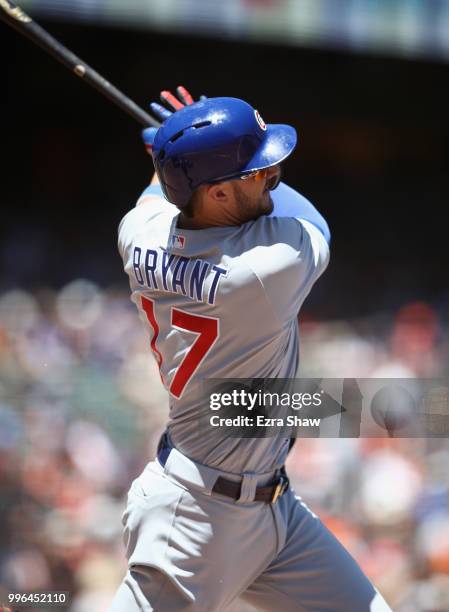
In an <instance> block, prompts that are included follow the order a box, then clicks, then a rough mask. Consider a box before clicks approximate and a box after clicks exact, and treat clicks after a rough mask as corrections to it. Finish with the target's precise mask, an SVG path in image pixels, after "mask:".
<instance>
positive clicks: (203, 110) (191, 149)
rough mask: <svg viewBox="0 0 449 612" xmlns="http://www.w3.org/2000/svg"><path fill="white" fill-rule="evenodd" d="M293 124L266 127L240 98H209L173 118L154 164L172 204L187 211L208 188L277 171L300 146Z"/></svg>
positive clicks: (163, 130)
mask: <svg viewBox="0 0 449 612" xmlns="http://www.w3.org/2000/svg"><path fill="white" fill-rule="evenodd" d="M296 140H297V138H296V131H295V129H294V128H293V127H291V126H290V125H270V124H269V125H266V124H265V123H264V121H263V119H262V117H261V116H260V115H259V112H258V111H257V110H255V109H254V108H253V107H252V106H250V105H249V104H247V103H246V102H244V101H243V100H239V99H238V98H207V99H205V100H201V101H200V102H195V104H191V105H190V106H185V107H184V108H182V109H180V110H178V111H177V112H176V113H173V115H172V116H171V117H169V118H168V119H167V120H166V121H165V122H164V123H163V125H162V126H161V127H160V128H159V129H158V131H157V133H156V136H155V139H154V143H153V151H152V155H153V161H154V165H155V168H156V172H157V175H158V177H159V182H160V184H161V187H162V191H163V192H164V195H165V197H166V198H167V200H169V201H170V202H172V203H173V204H176V206H178V208H182V207H183V206H186V204H187V203H188V201H189V199H190V197H191V195H192V193H193V191H194V190H195V189H196V188H197V187H199V186H200V185H203V184H205V183H212V182H218V181H226V180H231V179H234V178H238V177H240V176H244V175H245V174H249V173H250V172H254V171H255V170H261V169H263V168H268V167H270V166H274V165H276V164H278V163H280V162H281V161H282V160H284V159H285V158H286V157H288V156H289V155H290V153H291V152H292V151H293V149H294V148H295V146H296Z"/></svg>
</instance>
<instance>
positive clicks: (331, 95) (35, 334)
mask: <svg viewBox="0 0 449 612" xmlns="http://www.w3.org/2000/svg"><path fill="white" fill-rule="evenodd" d="M123 6H124V3H122V2H120V3H119V2H115V1H114V0H101V1H100V0H76V1H71V2H65V1H64V0H58V1H56V0H45V1H43V0H41V1H38V0H34V1H32V0H29V1H27V2H23V8H25V9H27V10H29V12H30V14H31V15H32V16H35V17H38V18H39V20H40V21H41V23H42V24H43V25H44V26H45V27H46V28H48V29H49V30H50V31H51V32H52V33H53V34H54V35H55V36H57V37H58V38H59V39H60V40H61V41H62V42H64V43H65V44H66V45H67V46H68V47H69V48H71V49H72V50H73V51H74V52H75V53H77V54H79V55H80V56H81V57H82V58H83V59H85V60H86V61H87V62H89V63H90V64H92V65H93V66H94V67H95V68H96V69H97V70H98V71H99V72H100V73H102V74H104V76H106V77H107V78H109V79H110V80H111V81H112V82H113V83H114V84H116V85H117V86H118V87H119V88H121V89H123V90H124V91H125V92H126V93H127V94H129V95H130V96H131V97H132V98H133V99H135V100H136V102H138V103H139V104H140V105H142V106H144V107H146V105H147V103H148V101H149V100H152V99H156V98H157V95H158V92H159V90H160V89H161V88H165V87H167V88H174V87H176V86H177V85H178V84H184V85H186V86H187V87H188V88H189V89H190V90H191V91H192V92H193V93H194V94H203V93H204V94H207V95H211V96H214V95H234V96H237V97H242V98H244V99H246V100H248V101H249V102H250V103H252V104H253V105H254V106H256V107H257V108H258V109H259V110H260V112H261V114H262V116H263V117H264V119H265V120H266V121H268V122H273V123H274V122H286V123H291V124H292V125H294V126H295V127H296V128H297V130H298V133H299V137H300V140H299V143H300V144H299V147H298V150H297V153H296V155H295V156H293V157H292V158H291V159H289V160H288V162H287V164H286V167H285V180H286V181H287V182H288V183H289V184H291V185H292V186H293V187H295V188H297V189H298V190H299V191H301V192H302V193H304V194H305V195H306V196H307V197H309V198H310V199H311V200H312V201H313V202H314V203H315V204H316V205H317V206H318V208H319V210H320V211H321V212H322V213H323V214H324V215H325V217H326V218H327V219H328V221H329V225H330V227H331V230H332V235H333V244H332V259H331V264H330V267H329V269H328V271H327V273H326V274H325V275H324V277H323V278H322V279H321V280H320V281H319V283H318V284H317V286H316V288H314V291H313V292H312V295H311V296H310V297H309V298H308V300H307V302H306V305H305V308H304V310H303V311H302V312H301V330H302V336H301V337H302V343H301V351H302V355H301V358H302V361H301V363H302V365H301V371H300V374H301V375H303V376H320V377H345V376H346V377H380V378H388V377H429V378H432V377H436V378H439V377H441V378H445V379H447V377H448V374H449V287H448V274H447V270H448V265H449V261H448V259H449V257H448V249H447V224H446V223H445V211H446V207H447V202H448V196H449V181H448V176H449V173H448V170H449V168H448V165H449V164H448V161H449V149H448V142H449V119H448V113H447V108H449V89H448V88H447V80H448V76H449V69H448V64H447V60H448V56H449V34H448V31H449V30H448V26H447V24H448V21H449V1H446V0H432V2H425V1H419V0H389V1H388V2H386V1H381V0H379V1H377V2H372V1H369V0H314V1H301V0H232V1H229V2H226V3H220V9H219V10H217V9H216V6H217V5H216V3H214V2H212V1H211V0H182V1H181V0H164V1H163V2H162V1H159V0H153V1H150V0H148V1H147V0H132V1H131V0H130V1H129V3H127V4H126V10H124V9H123ZM0 48H1V50H2V52H3V54H2V57H5V58H7V60H8V61H5V62H4V64H3V77H2V86H3V85H5V89H4V91H3V95H2V96H1V99H0V104H1V110H2V117H3V119H4V120H3V121H2V124H1V126H0V133H1V137H2V143H3V147H2V150H3V152H4V153H5V155H4V159H3V161H2V164H1V170H0V172H1V178H2V212H1V223H0V606H1V605H2V603H3V604H4V605H5V604H6V601H5V594H6V593H7V592H8V591H11V590H14V591H43V590H49V589H53V590H66V591H69V592H70V593H71V594H72V602H71V605H70V610H71V612H92V611H94V610H95V611H96V612H97V611H98V612H102V611H103V610H106V608H107V605H108V603H109V602H110V600H111V598H112V595H113V593H114V591H115V589H116V587H117V585H118V584H119V582H120V580H121V578H122V575H123V573H124V571H125V559H124V550H123V546H122V531H121V530H122V526H121V522H120V518H121V514H122V512H123V509H124V504H125V496H126V492H127V490H128V488H129V485H130V482H131V480H132V479H133V478H134V477H135V476H136V475H137V474H138V473H139V472H140V470H141V469H142V468H143V466H144V465H145V463H146V462H147V461H148V460H149V458H151V457H152V456H153V454H154V450H155V447H156V444H157V440H158V437H159V434H160V432H161V431H162V429H163V425H164V421H165V418H166V413H167V399H166V395H165V392H164V391H163V389H162V388H161V384H160V379H159V376H158V373H157V369H156V365H155V363H154V360H153V358H152V356H151V354H150V350H149V340H148V338H147V337H146V336H145V333H144V332H143V330H142V329H141V327H140V323H139V321H138V317H137V314H136V312H135V309H134V306H133V305H132V304H131V302H130V301H129V298H128V288H127V281H126V278H125V276H124V274H123V272H122V269H121V262H120V259H119V256H118V253H117V251H116V228H117V225H118V222H119V220H120V218H121V217H122V215H123V214H124V213H125V212H126V211H127V210H128V209H129V208H130V207H131V206H132V205H133V204H134V202H135V201H136V199H137V197H138V195H139V193H140V192H141V191H142V190H143V189H144V187H145V186H146V184H147V183H148V181H149V179H150V177H151V164H150V161H149V160H148V158H147V157H146V155H145V152H144V149H143V145H141V143H140V142H139V127H138V126H136V125H134V124H133V122H132V120H130V119H128V118H127V117H126V116H125V115H123V114H122V113H121V112H120V111H118V110H116V109H115V108H114V107H113V106H112V105H110V104H109V103H107V102H105V101H104V100H103V99H102V98H101V97H100V96H99V95H98V94H97V93H96V92H93V91H90V90H89V89H88V88H87V87H85V86H83V85H82V84H81V83H80V82H79V81H77V80H76V79H75V78H73V77H72V75H70V74H69V73H68V71H65V70H64V69H63V68H62V67H60V66H59V65H57V64H56V63H55V62H54V60H53V59H50V58H48V57H46V56H45V55H44V54H43V53H42V52H41V51H39V50H38V49H37V48H35V47H34V46H32V45H31V44H30V43H29V42H27V41H26V40H24V39H23V38H21V37H19V36H18V35H17V34H16V33H15V32H12V31H10V30H8V29H7V28H6V27H4V26H3V24H0ZM288 461H289V466H288V467H289V473H290V475H291V477H292V481H293V484H294V487H295V489H296V491H297V492H298V493H299V494H300V495H301V496H302V497H303V499H304V500H305V501H306V503H307V504H308V505H309V506H310V507H311V509H312V510H313V511H315V512H316V513H317V514H319V515H320V517H321V518H322V519H323V520H324V521H325V522H326V524H327V525H328V526H329V527H330V529H332V530H333V531H334V533H336V535H337V536H338V537H339V538H340V539H341V540H342V541H343V543H344V544H345V545H346V546H347V547H348V549H349V550H350V551H351V553H352V554H353V555H354V556H355V557H356V559H357V560H358V561H359V562H360V563H361V565H362V567H363V569H364V570H365V572H366V573H367V574H368V575H369V576H370V578H371V579H372V580H373V581H374V582H375V583H376V585H377V586H378V587H379V588H380V590H381V591H382V592H383V594H384V595H385V597H386V599H387V600H388V601H389V603H390V604H391V606H392V607H393V609H394V610H395V611H396V610H397V611H399V612H447V611H448V610H449V469H448V468H449V441H448V440H447V439H445V438H434V439H399V438H398V439H391V438H388V437H384V438H378V439H376V438H371V439H302V440H300V441H299V442H298V443H297V444H296V446H295V447H294V450H293V452H292V453H291V455H290V456H289V460H288ZM41 609H44V608H41ZM53 609H54V608H53ZM247 610H249V608H247V607H246V606H245V605H243V604H240V603H238V604H236V605H235V607H234V609H233V612H237V611H239V612H241V611H247Z"/></svg>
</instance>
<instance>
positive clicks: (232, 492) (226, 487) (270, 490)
mask: <svg viewBox="0 0 449 612" xmlns="http://www.w3.org/2000/svg"><path fill="white" fill-rule="evenodd" d="M171 450H172V447H171V446H170V444H169V443H168V438H167V434H166V433H164V434H162V437H161V439H160V441H159V445H158V448H157V459H158V461H159V463H160V464H161V465H162V467H165V464H166V463H167V459H168V457H169V455H170V452H171ZM288 487H289V479H288V476H287V474H286V473H285V468H284V467H282V468H281V473H280V474H279V476H278V478H277V479H276V480H275V481H273V482H271V483H270V484H268V485H265V486H264V487H256V492H255V495H254V501H263V502H266V503H270V504H275V503H276V502H277V500H278V499H279V498H280V497H281V495H283V494H284V493H285V492H286V491H287V489H288ZM241 488H242V487H241V483H240V482H234V481H233V480H227V478H224V477H223V476H219V477H218V478H217V480H216V481H215V484H214V486H213V488H212V491H213V492H214V493H220V494H221V495H226V497H230V498H231V499H234V500H237V499H239V498H240V494H241Z"/></svg>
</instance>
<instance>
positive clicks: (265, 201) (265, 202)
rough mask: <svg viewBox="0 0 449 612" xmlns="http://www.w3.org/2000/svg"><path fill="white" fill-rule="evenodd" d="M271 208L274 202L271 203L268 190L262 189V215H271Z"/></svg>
mask: <svg viewBox="0 0 449 612" xmlns="http://www.w3.org/2000/svg"><path fill="white" fill-rule="evenodd" d="M273 208H274V204H273V200H272V199H271V194H270V192H269V191H268V190H266V191H264V194H263V196H262V206H261V209H262V211H263V212H262V214H263V215H271V213H272V212H273Z"/></svg>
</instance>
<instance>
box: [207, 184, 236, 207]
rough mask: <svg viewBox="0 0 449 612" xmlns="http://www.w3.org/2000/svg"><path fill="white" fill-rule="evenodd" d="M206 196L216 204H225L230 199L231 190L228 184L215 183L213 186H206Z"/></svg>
mask: <svg viewBox="0 0 449 612" xmlns="http://www.w3.org/2000/svg"><path fill="white" fill-rule="evenodd" d="M206 193H207V196H208V197H209V198H210V199H211V200H213V201H215V202H218V203H225V202H227V201H228V200H229V199H230V196H231V194H232V188H231V185H230V183H229V182H227V183H216V184H215V185H207V187H206Z"/></svg>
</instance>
